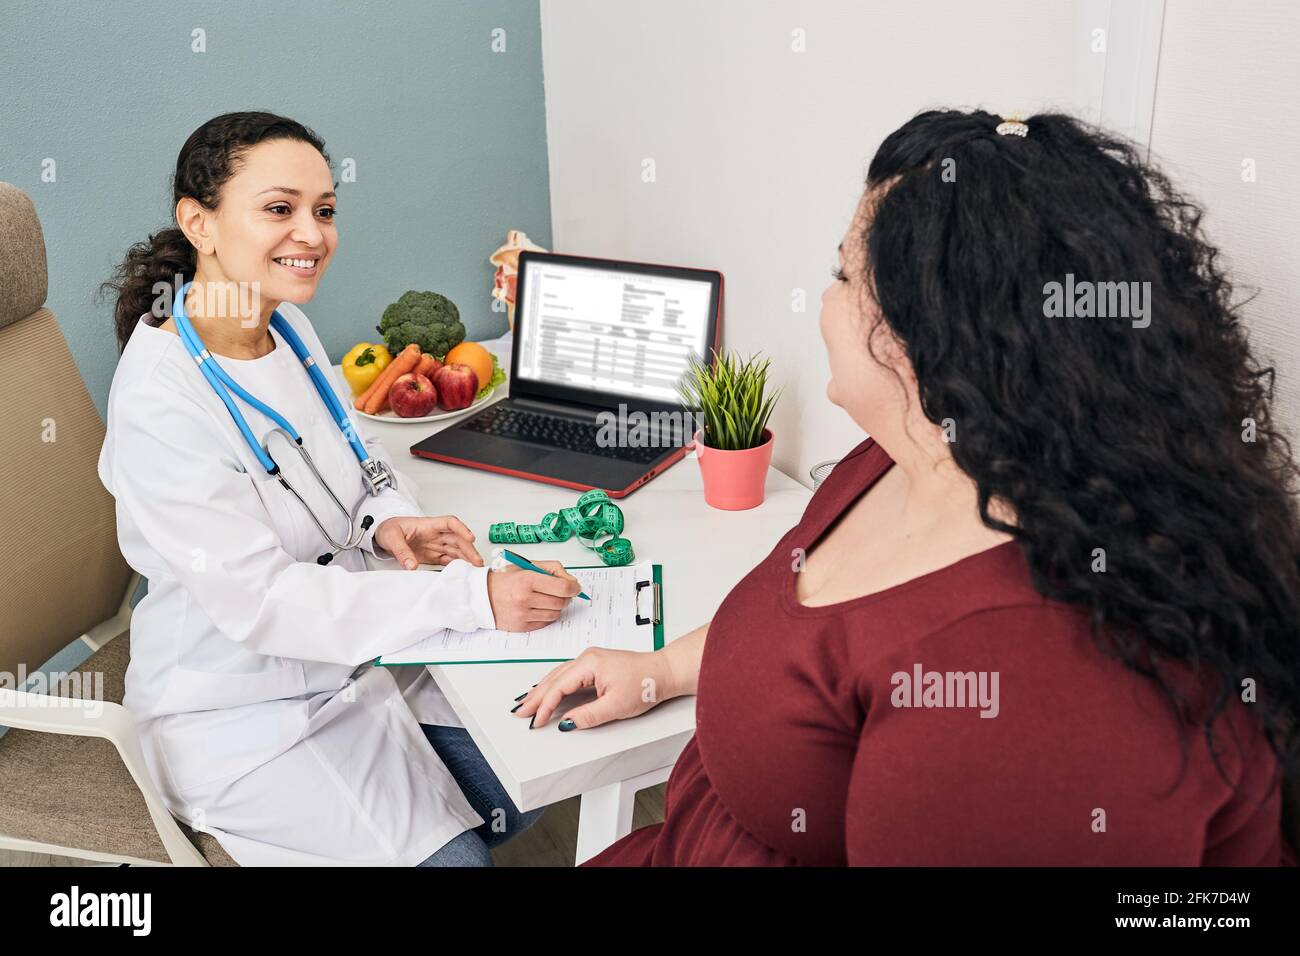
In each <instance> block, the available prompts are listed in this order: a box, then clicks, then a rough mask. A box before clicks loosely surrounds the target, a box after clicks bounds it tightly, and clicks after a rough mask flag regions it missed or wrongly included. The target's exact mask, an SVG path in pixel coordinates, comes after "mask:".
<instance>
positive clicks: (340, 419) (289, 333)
mask: <svg viewBox="0 0 1300 956" xmlns="http://www.w3.org/2000/svg"><path fill="white" fill-rule="evenodd" d="M191 285H193V283H192V282H187V283H185V284H184V285H183V286H181V290H180V292H178V293H177V294H176V300H175V302H174V303H173V304H172V321H173V322H174V323H175V324H176V331H177V332H179V333H180V337H181V341H182V342H184V343H185V348H186V350H187V351H188V352H189V353H190V356H191V357H192V358H193V359H194V361H195V363H196V364H197V365H198V367H199V371H201V372H202V373H203V377H204V378H206V379H207V380H208V384H209V385H211V386H212V390H213V391H214V392H216V393H217V397H218V398H219V399H221V401H222V403H223V404H224V405H225V406H226V410H227V411H229V412H230V417H231V418H233V419H234V421H235V425H236V426H237V427H238V428H239V431H240V432H241V433H242V434H243V436H244V441H246V442H247V443H248V447H249V449H251V450H252V452H253V454H254V455H256V456H257V460H258V461H260V462H261V463H262V467H263V468H265V469H266V472H267V474H269V475H272V476H274V477H275V479H276V480H277V481H279V482H280V484H281V485H282V486H284V488H285V489H286V490H287V491H289V493H290V494H292V495H293V496H294V497H295V498H297V499H298V501H299V503H300V504H301V505H302V506H303V508H305V509H306V511H307V514H308V515H309V516H310V517H311V520H312V522H313V523H314V524H315V525H316V527H317V528H319V529H320V533H321V534H322V535H324V536H325V540H326V541H328V542H329V543H330V547H331V548H333V549H334V550H333V551H332V552H330V553H328V554H322V555H321V556H320V557H318V558H317V559H316V562H317V563H318V564H329V563H330V561H332V560H333V559H334V555H336V554H338V553H339V552H340V551H349V550H351V549H353V548H356V547H358V546H359V545H360V544H361V540H362V538H364V537H365V534H366V532H367V531H368V530H369V529H370V526H371V525H372V524H374V521H375V519H374V518H373V517H372V516H371V515H366V516H365V517H364V518H362V520H361V527H360V529H358V528H357V523H356V519H357V511H358V509H360V507H361V502H362V501H365V499H366V496H365V495H364V494H363V495H362V496H361V498H360V499H359V500H358V501H357V503H356V506H355V507H354V508H353V509H352V511H351V512H349V511H348V510H347V508H345V507H343V503H342V502H341V501H339V499H338V497H337V496H336V495H335V494H334V491H333V490H332V489H331V488H330V486H329V484H328V483H327V482H326V481H325V479H324V478H323V477H321V473H320V472H319V471H318V470H317V469H316V463H315V462H313V461H312V460H311V455H309V454H307V449H306V448H304V447H303V444H302V438H301V436H299V434H298V432H297V430H296V429H295V428H294V427H293V426H292V425H290V424H289V421H288V420H287V419H286V418H285V417H284V416H283V415H281V414H280V413H279V412H277V411H276V410H275V409H274V408H272V407H271V406H269V405H267V404H266V403H265V402H262V401H260V400H259V399H257V398H256V397H254V396H253V395H251V394H250V393H249V392H248V391H246V390H245V389H244V388H242V387H241V386H240V385H239V383H238V382H236V381H235V380H234V379H232V378H231V377H230V375H229V374H227V372H226V370H225V369H223V368H222V367H221V365H220V364H219V363H218V362H217V360H216V358H215V357H213V355H212V354H211V353H210V352H208V350H207V349H206V348H204V347H203V340H202V339H200V338H199V334H198V333H197V332H196V331H194V326H193V324H192V323H191V322H190V320H189V316H187V315H186V314H185V294H186V293H187V292H188V291H189V288H190V286H191ZM271 327H272V328H273V329H275V330H276V331H277V332H279V333H280V336H281V337H282V338H283V339H284V340H285V341H286V342H288V343H289V348H291V349H293V354H294V355H296V356H298V360H299V361H300V362H302V364H303V367H304V368H305V369H306V370H307V376H308V377H309V378H310V379H311V382H312V384H313V385H315V386H316V392H317V394H319V395H320V398H321V401H322V402H324V403H325V407H326V408H327V409H328V410H329V413H330V415H331V417H333V419H334V422H335V424H337V425H338V427H339V431H341V432H342V433H343V437H344V438H346V439H347V440H348V444H349V445H351V446H352V453H353V454H355V455H356V456H357V462H358V463H359V464H360V466H361V477H362V479H363V480H364V482H365V486H366V491H367V492H369V493H370V494H371V495H377V494H379V493H380V492H381V491H383V490H384V489H385V488H396V487H397V478H396V476H395V475H394V474H393V472H392V471H391V470H390V469H389V467H388V465H387V464H385V463H384V462H382V461H379V460H377V459H375V458H371V457H370V453H369V452H367V451H366V448H365V446H364V445H363V444H361V441H360V439H358V438H357V433H356V429H354V428H353V427H352V422H351V420H350V419H349V418H348V413H347V412H346V411H345V410H344V408H343V403H342V402H340V401H339V397H338V395H337V394H335V392H334V389H333V388H331V387H330V383H329V382H328V381H327V380H326V378H325V374H324V373H323V372H322V371H321V370H320V367H319V366H318V365H317V364H316V360H315V359H313V358H312V356H311V352H309V351H308V350H307V346H306V345H304V344H303V341H302V339H301V338H299V337H298V333H297V332H295V331H294V330H293V328H292V326H290V325H289V323H288V322H286V321H285V320H284V317H283V316H281V315H280V313H279V312H278V311H275V312H272V313H271ZM230 392H234V393H235V394H236V395H238V396H239V397H240V398H242V399H243V400H244V401H245V402H247V403H248V404H249V405H252V406H253V407H254V408H256V409H257V410H258V411H259V412H261V413H262V414H263V415H265V416H266V417H267V418H269V419H271V421H273V422H275V423H276V425H278V426H279V427H278V428H274V429H272V431H278V432H280V433H281V434H282V435H284V436H285V437H286V438H288V439H290V445H291V446H292V447H293V448H295V449H296V450H297V452H298V454H299V455H300V456H301V457H302V460H303V461H304V462H306V463H307V467H308V468H309V469H311V473H312V474H313V475H315V476H316V480H317V481H318V482H319V483H320V486H321V487H322V488H324V489H325V493H326V494H328V495H329V497H330V500H331V501H333V502H334V505H335V507H337V508H338V509H339V512H340V513H341V514H342V515H343V517H344V518H346V519H347V522H348V534H347V537H346V538H344V540H343V541H342V542H339V541H335V540H334V538H333V536H332V535H331V534H330V533H329V532H328V531H326V530H325V525H324V524H322V523H321V520H320V519H319V518H317V517H316V513H315V512H314V511H312V509H311V506H310V505H308V504H307V502H306V501H304V500H303V497H302V495H300V494H298V492H297V490H296V489H295V488H294V487H293V485H291V484H289V481H288V480H287V479H286V478H285V477H284V475H282V474H281V473H280V466H279V465H277V464H276V463H275V459H274V458H272V457H271V453H270V452H269V451H267V449H266V448H265V447H264V446H262V445H261V444H259V443H258V441H257V439H256V438H254V437H253V431H252V429H251V428H249V427H248V422H247V421H246V420H245V419H244V416H243V414H242V413H241V412H240V411H239V407H238V406H237V405H236V404H235V401H234V399H233V398H231V397H230Z"/></svg>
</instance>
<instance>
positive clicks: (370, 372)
mask: <svg viewBox="0 0 1300 956" xmlns="http://www.w3.org/2000/svg"><path fill="white" fill-rule="evenodd" d="M392 360H393V355H392V353H391V352H389V351H388V347H387V346H386V345H372V344H371V343H369V342H361V343H359V344H357V345H355V346H353V348H352V351H350V352H348V354H347V355H345V356H343V377H344V378H345V379H347V381H348V385H350V386H351V387H352V394H353V395H360V394H361V393H362V392H364V391H365V390H366V389H368V388H369V387H370V384H371V383H372V382H373V381H374V380H375V379H377V378H378V377H379V373H380V372H382V371H383V370H384V369H385V368H386V367H387V365H388V363H389V362H391V361H392Z"/></svg>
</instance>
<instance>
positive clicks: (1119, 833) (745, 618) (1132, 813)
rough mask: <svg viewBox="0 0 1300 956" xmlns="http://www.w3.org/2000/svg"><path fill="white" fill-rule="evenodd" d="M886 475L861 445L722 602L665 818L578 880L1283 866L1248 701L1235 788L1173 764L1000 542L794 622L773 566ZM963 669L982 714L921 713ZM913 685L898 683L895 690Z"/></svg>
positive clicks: (1231, 753) (972, 710) (1201, 760)
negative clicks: (795, 868)
mask: <svg viewBox="0 0 1300 956" xmlns="http://www.w3.org/2000/svg"><path fill="white" fill-rule="evenodd" d="M892 464H893V462H892V461H891V460H890V459H889V457H888V456H887V455H886V454H885V452H884V450H883V449H881V448H880V447H879V446H878V445H876V444H875V443H874V442H873V441H872V440H871V439H867V440H866V441H863V442H862V443H861V444H860V445H858V446H857V447H856V448H855V449H854V450H853V451H852V452H851V453H850V454H849V455H848V456H846V457H845V458H844V459H843V460H842V461H841V462H840V463H839V464H838V465H837V466H836V467H835V469H834V470H833V471H832V472H831V475H830V476H829V477H828V478H827V479H826V480H825V481H824V482H823V483H822V485H821V487H820V488H819V489H818V490H817V493H816V494H815V495H813V498H812V500H811V501H810V502H809V504H808V508H807V510H806V511H805V512H804V516H803V519H802V520H801V521H800V522H799V524H798V525H797V526H796V527H794V528H793V529H791V530H790V531H789V532H788V533H787V534H786V535H785V537H783V538H782V539H781V540H780V542H778V543H777V545H776V547H774V548H773V549H772V552H771V553H770V554H769V555H768V556H767V557H766V558H765V559H764V560H763V561H762V563H760V564H759V565H758V567H756V568H754V570H753V571H751V572H750V573H749V574H748V575H747V576H746V577H745V579H744V580H742V581H741V582H740V583H739V584H738V585H736V587H735V588H734V589H733V590H732V591H731V593H730V594H728V595H727V597H726V599H725V600H724V601H723V603H722V605H721V606H720V607H719V608H718V613H717V615H716V616H715V617H714V618H713V623H712V624H711V625H710V626H709V635H708V640H707V641H706V643H705V648H704V657H703V660H702V662H701V666H700V680H699V693H698V697H697V699H696V732H695V736H694V737H693V738H692V739H691V741H690V743H688V744H687V746H686V749H685V750H684V751H683V752H682V755H681V757H680V758H679V759H678V761H677V764H676V766H675V767H674V768H673V773H672V777H671V778H670V779H669V781H668V790H667V798H666V803H665V820H664V822H663V823H660V824H656V825H654V826H650V827H645V828H643V829H640V830H637V831H635V832H633V833H631V834H630V835H628V836H627V837H626V838H624V839H623V840H620V841H619V842H618V843H616V844H614V845H613V846H611V847H609V848H608V849H606V850H605V851H604V852H602V853H600V854H599V855H598V856H596V857H595V858H594V859H592V860H590V861H589V862H588V865H595V866H600V865H614V866H618V865H642V864H654V865H687V864H694V865H706V866H708V865H761V866H768V865H771V866H784V865H800V864H809V865H843V864H853V865H993V866H997V865H1022V864H1023V865H1092V864H1097V865H1118V866H1123V865H1143V866H1157V865H1216V866H1232V865H1276V864H1279V863H1286V864H1293V863H1294V862H1295V857H1294V854H1293V853H1292V852H1291V849H1290V847H1289V846H1288V845H1287V844H1286V841H1285V839H1284V838H1283V837H1282V834H1281V827H1280V819H1281V802H1280V801H1281V796H1280V789H1279V787H1278V786H1277V762H1276V760H1275V758H1274V756H1273V754H1272V751H1270V750H1269V748H1268V744H1267V742H1266V740H1265V738H1264V735H1263V733H1262V731H1261V730H1260V728H1259V726H1258V724H1257V722H1256V721H1255V720H1254V717H1253V715H1251V714H1249V713H1248V705H1245V704H1242V703H1240V702H1239V701H1237V702H1235V705H1234V706H1231V707H1229V709H1228V711H1226V712H1225V714H1224V716H1223V717H1222V718H1220V721H1219V723H1218V724H1216V727H1217V728H1220V729H1223V728H1225V727H1228V726H1230V727H1231V729H1232V733H1233V735H1234V736H1239V737H1240V739H1241V740H1242V742H1243V745H1244V752H1245V753H1244V759H1243V754H1242V752H1241V751H1240V750H1239V749H1238V748H1237V747H1235V746H1233V745H1232V744H1231V742H1230V738H1229V742H1228V743H1227V744H1224V745H1222V746H1221V748H1220V749H1221V750H1222V751H1223V752H1222V754H1221V756H1220V762H1221V764H1222V766H1223V770H1224V772H1225V773H1226V774H1227V776H1228V779H1229V780H1231V781H1232V782H1233V786H1229V785H1228V784H1227V783H1225V782H1224V781H1223V779H1222V778H1221V777H1220V776H1219V774H1218V772H1217V771H1216V770H1215V768H1214V765H1213V763H1212V762H1211V760H1210V757H1209V753H1208V750H1207V749H1206V742H1205V737H1204V734H1203V733H1202V732H1201V730H1200V728H1198V727H1192V728H1191V729H1190V730H1189V731H1188V732H1187V733H1186V740H1187V747H1188V749H1187V754H1188V758H1189V759H1188V761H1187V764H1186V766H1185V767H1184V766H1183V764H1182V750H1181V748H1180V745H1179V740H1178V736H1177V726H1176V725H1175V723H1174V720H1173V717H1172V712H1171V710H1170V709H1169V705H1168V704H1167V703H1166V698H1165V697H1164V695H1163V693H1162V692H1161V691H1160V690H1159V688H1158V687H1157V686H1156V685H1155V684H1154V682H1152V681H1150V680H1148V679H1147V678H1144V677H1142V676H1140V675H1138V674H1136V673H1134V672H1133V671H1131V670H1128V669H1127V668H1125V667H1124V666H1123V665H1122V664H1119V663H1118V662H1115V661H1112V660H1108V659H1106V658H1104V657H1103V656H1102V655H1101V654H1100V653H1099V652H1098V651H1097V650H1096V649H1095V647H1094V645H1093V642H1092V639H1091V637H1090V635H1089V631H1088V619H1087V611H1086V610H1084V609H1082V608H1079V607H1075V606H1070V605H1064V604H1060V603H1056V602H1051V601H1047V600H1045V599H1044V598H1043V597H1042V596H1041V595H1039V594H1038V592H1037V591H1035V590H1034V588H1033V586H1032V584H1031V582H1030V576H1029V569H1028V566H1027V564H1026V562H1025V560H1024V558H1023V556H1022V554H1021V552H1020V549H1019V547H1018V545H1017V544H1016V543H1015V542H1010V541H1008V542H1006V543H1004V544H1001V545H998V546H996V547H993V548H990V549H988V550H986V551H982V552H980V553H978V554H974V555H971V556H969V557H967V558H963V559H962V560H960V561H958V562H956V563H955V564H952V565H949V566H948V567H945V568H941V569H939V570H937V571H932V572H930V573H928V574H924V575H921V576H920V577H918V578H915V579H913V580H911V581H906V582H904V583H902V584H899V585H895V586H894V587H891V588H887V589H885V590H883V591H880V592H877V593H875V594H869V595H866V596H865V597H860V598H856V599H854V600H851V601H844V602H841V603H839V604H833V605H829V606H825V607H805V606H803V605H802V604H800V603H799V602H798V600H797V598H796V596H795V588H794V576H795V571H794V570H793V560H794V558H793V554H792V552H793V551H794V549H795V548H804V549H805V551H811V550H813V544H814V542H816V541H818V540H819V539H820V537H821V535H822V534H823V533H824V532H825V531H826V530H827V529H828V528H829V527H830V525H831V524H832V522H833V521H834V519H835V518H837V517H838V516H839V515H840V514H842V513H843V512H844V511H846V510H847V509H848V507H849V506H850V505H851V504H852V503H853V502H854V501H856V500H857V499H858V498H859V497H860V496H861V495H862V494H863V493H864V492H865V491H866V490H867V489H868V488H869V487H870V486H871V485H872V483H873V482H874V481H875V480H876V479H877V478H879V477H880V476H881V475H882V474H884V472H885V471H886V470H887V469H888V468H889V467H890V466H891V465H892ZM972 671H973V672H976V675H975V679H976V680H978V679H979V672H984V674H985V682H984V691H985V693H984V695H983V696H982V697H981V696H980V695H979V694H978V684H976V685H975V693H973V694H971V695H970V696H969V697H968V698H967V700H966V702H967V703H968V704H969V705H970V706H926V704H927V702H928V703H931V704H934V703H939V702H940V701H946V702H947V703H949V704H960V703H962V699H961V697H960V696H958V695H957V691H958V689H959V684H958V682H956V681H952V682H950V681H949V680H948V679H947V678H946V677H945V678H944V683H943V684H942V685H937V686H936V681H935V679H932V678H930V677H928V676H926V675H928V674H929V673H930V672H941V673H944V674H946V673H948V672H952V673H954V674H956V673H965V672H972ZM992 672H997V683H996V685H995V684H994V683H993V675H992ZM918 673H919V674H920V680H919V681H917V680H913V681H912V683H913V684H917V685H919V686H915V687H912V686H908V685H905V684H904V683H903V681H902V678H901V677H899V678H897V679H895V678H894V675H896V674H902V675H906V676H907V677H908V678H909V679H910V678H913V677H915V676H916V675H917V674H918ZM965 686H970V685H965ZM995 688H996V691H997V693H996V694H994V693H993V691H994V689H995ZM891 698H892V700H891ZM980 700H982V701H984V706H981V704H980V703H979V701H980ZM1234 700H1235V699H1234ZM994 701H996V708H995V707H994V706H992V705H993V702H994ZM904 702H906V703H907V704H909V705H911V706H897V704H901V703H904ZM995 710H996V714H995V715H993V714H994V711H995ZM981 712H984V713H989V714H990V715H991V716H988V717H983V716H981ZM1220 739H1222V738H1220ZM1180 774H1181V775H1180Z"/></svg>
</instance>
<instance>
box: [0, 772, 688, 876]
mask: <svg viewBox="0 0 1300 956" xmlns="http://www.w3.org/2000/svg"><path fill="white" fill-rule="evenodd" d="M665 787H667V784H663V783H661V784H659V786H657V787H650V788H648V789H646V790H642V791H641V792H640V793H638V794H637V795H636V808H635V809H634V810H633V813H632V828H633V829H636V828H638V827H644V826H649V825H650V824H652V823H658V822H659V821H661V820H663V818H664V789H665ZM578 800H579V798H578V797H573V798H571V799H569V800H564V801H561V802H560V803H554V804H551V806H549V807H547V808H546V812H545V813H544V814H542V818H541V819H540V820H538V821H537V822H536V823H534V824H533V825H532V826H531V827H529V828H528V829H527V830H525V831H524V832H523V833H521V834H520V835H519V836H517V837H515V838H514V839H513V840H511V841H510V842H509V843H506V844H505V845H503V846H500V847H498V848H497V849H495V850H493V851H492V856H493V858H494V859H495V860H496V863H497V866H566V867H568V866H573V854H574V847H576V846H577V841H578ZM88 865H92V864H91V861H89V860H77V859H70V858H68V857H62V856H50V855H49V854H47V853H16V852H14V851H6V850H0V866H88Z"/></svg>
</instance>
